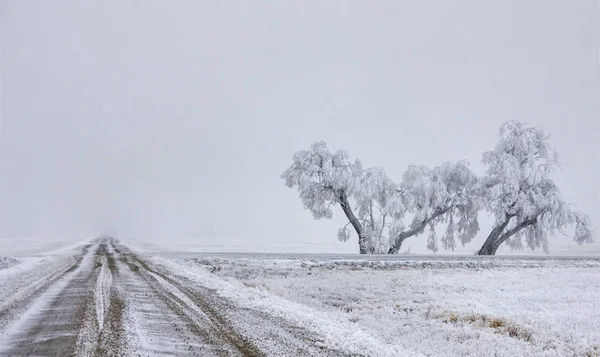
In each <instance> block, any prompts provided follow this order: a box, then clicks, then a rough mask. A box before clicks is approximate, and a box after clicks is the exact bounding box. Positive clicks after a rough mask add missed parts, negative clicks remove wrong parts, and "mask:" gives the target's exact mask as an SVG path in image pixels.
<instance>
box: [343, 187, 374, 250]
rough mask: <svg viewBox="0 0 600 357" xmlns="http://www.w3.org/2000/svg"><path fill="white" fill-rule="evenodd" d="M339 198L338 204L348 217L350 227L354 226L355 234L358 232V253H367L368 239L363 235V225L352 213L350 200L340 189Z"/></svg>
mask: <svg viewBox="0 0 600 357" xmlns="http://www.w3.org/2000/svg"><path fill="white" fill-rule="evenodd" d="M339 200H340V206H342V210H343V211H344V214H345V215H346V218H348V220H349V221H350V224H351V225H352V227H354V230H355V231H356V234H358V252H359V253H360V254H367V253H369V241H368V239H367V237H365V234H364V230H363V227H362V225H361V224H360V222H359V221H358V219H357V218H356V216H355V215H354V212H353V211H352V207H350V202H348V196H346V193H345V192H343V191H342V192H341V193H340V196H339Z"/></svg>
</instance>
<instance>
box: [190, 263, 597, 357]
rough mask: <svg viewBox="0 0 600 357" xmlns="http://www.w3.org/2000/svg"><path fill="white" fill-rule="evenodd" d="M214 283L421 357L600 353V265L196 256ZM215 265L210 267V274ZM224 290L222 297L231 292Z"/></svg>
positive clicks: (592, 354)
mask: <svg viewBox="0 0 600 357" xmlns="http://www.w3.org/2000/svg"><path fill="white" fill-rule="evenodd" d="M187 263H188V264H190V265H191V266H196V269H199V270H201V271H203V272H206V274H208V275H209V276H212V277H213V278H212V279H214V280H218V279H224V280H227V281H229V282H235V281H241V282H242V283H243V285H242V286H243V287H244V288H245V289H247V290H250V291H255V292H256V293H259V294H260V296H261V298H260V301H261V306H262V305H263V304H264V305H269V304H271V303H272V301H273V300H272V299H275V298H276V299H277V304H278V306H281V307H282V308H283V306H286V304H288V303H289V304H292V305H293V306H296V307H295V308H298V306H301V307H307V308H310V309H313V310H314V311H315V312H313V313H312V314H316V315H319V314H322V316H327V317H328V319H335V320H337V321H346V322H347V323H350V324H352V325H354V326H355V328H356V329H360V330H361V331H363V332H364V333H365V334H367V335H369V336H376V337H377V339H376V341H378V342H377V343H378V344H381V346H389V345H392V344H395V343H398V344H401V345H402V346H403V347H404V348H406V349H408V350H411V351H416V352H418V353H423V354H425V355H434V356H438V355H449V356H456V355H462V356H597V355H598V348H599V346H600V335H599V334H598V333H597V331H599V330H600V301H599V300H598V298H597V297H598V296H599V295H600V261H599V260H598V259H523V258H500V259H498V258H496V259H481V258H479V257H462V258H461V257H447V258H441V257H440V258H438V257H422V258H418V257H407V258H400V257H397V258H396V260H388V261H385V260H376V259H374V258H373V259H363V260H359V259H357V260H350V259H348V260H318V259H316V258H315V257H312V259H298V260H294V259H252V258H251V255H249V256H248V257H247V258H246V259H227V258H226V257H223V256H221V257H219V258H215V259H212V258H210V257H203V258H202V259H197V260H196V259H192V260H188V261H187ZM211 271H212V272H211ZM225 295H226V294H225Z"/></svg>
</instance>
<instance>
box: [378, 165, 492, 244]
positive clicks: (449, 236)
mask: <svg viewBox="0 0 600 357" xmlns="http://www.w3.org/2000/svg"><path fill="white" fill-rule="evenodd" d="M477 182H478V179H477V176H476V175H475V174H474V173H473V172H472V171H471V170H470V169H469V166H468V163H467V162H466V161H459V162H457V163H451V162H446V163H444V164H442V165H441V166H438V167H435V168H433V169H429V168H427V167H425V166H414V165H412V166H410V167H409V168H408V170H407V171H406V172H405V173H404V175H403V179H402V183H401V189H402V191H403V199H404V204H405V206H406V209H407V211H408V212H409V213H412V214H413V220H412V223H411V224H410V226H409V227H408V229H406V230H403V231H400V232H398V233H397V234H395V235H394V237H393V238H394V239H393V242H392V243H391V245H390V248H389V251H388V252H389V253H391V254H393V253H397V252H398V251H399V250H400V247H401V246H402V243H403V242H404V240H406V239H407V238H409V237H412V236H415V235H419V234H421V233H423V232H424V230H425V229H426V228H427V227H429V229H430V232H429V238H428V239H429V241H428V244H427V248H428V249H430V250H432V251H434V252H436V251H437V250H438V242H437V235H436V232H435V225H436V224H438V223H446V224H447V226H446V232H445V234H444V235H443V237H442V239H441V241H442V247H443V248H444V249H451V250H454V248H455V247H456V237H458V240H459V242H460V243H461V244H462V245H465V244H466V243H468V242H470V241H471V240H472V239H473V238H474V237H475V235H476V234H477V232H478V231H479V222H478V220H477V214H478V211H479V208H480V204H479V197H478V196H477V194H476V192H474V187H475V184H476V183H477Z"/></svg>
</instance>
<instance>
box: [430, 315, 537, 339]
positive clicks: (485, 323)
mask: <svg viewBox="0 0 600 357" xmlns="http://www.w3.org/2000/svg"><path fill="white" fill-rule="evenodd" d="M432 317H433V318H436V319H439V320H441V321H442V322H445V323H451V324H458V323H462V324H470V325H474V326H478V327H481V328H491V329H494V330H495V331H494V332H495V333H498V334H502V335H504V334H506V335H508V336H510V337H512V338H516V339H519V340H523V341H527V342H530V341H531V339H532V338H533V332H532V331H531V330H529V329H527V328H525V327H522V326H519V325H517V324H514V323H511V322H509V321H507V320H506V319H503V318H498V317H493V316H487V315H482V314H469V315H459V314H457V313H455V312H444V313H437V314H433V315H432Z"/></svg>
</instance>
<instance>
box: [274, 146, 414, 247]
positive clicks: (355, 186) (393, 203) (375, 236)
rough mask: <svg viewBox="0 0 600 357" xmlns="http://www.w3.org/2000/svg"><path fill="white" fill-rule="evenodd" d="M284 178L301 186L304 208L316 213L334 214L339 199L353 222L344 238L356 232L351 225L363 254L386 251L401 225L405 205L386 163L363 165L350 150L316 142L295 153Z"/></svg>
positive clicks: (341, 233) (341, 236)
mask: <svg viewBox="0 0 600 357" xmlns="http://www.w3.org/2000/svg"><path fill="white" fill-rule="evenodd" d="M282 178H283V179H285V180H286V185H287V186H288V187H297V188H298V193H299V195H300V199H301V200H302V203H303V204H304V208H305V209H308V210H309V211H311V213H312V214H313V217H314V218H315V219H321V218H331V217H332V216H333V210H332V207H334V206H336V205H339V206H340V207H341V209H342V211H343V212H344V214H345V215H346V218H347V219H348V224H346V225H345V226H344V227H342V228H341V229H340V230H339V231H338V239H340V240H341V241H347V240H348V239H349V238H350V236H351V231H350V229H349V228H348V226H349V225H351V226H352V227H353V228H354V231H355V232H356V234H357V235H358V245H359V252H360V253H361V254H365V253H381V252H384V251H385V250H387V248H388V246H389V234H390V233H393V234H395V232H397V231H399V230H400V229H401V228H400V227H399V226H398V225H399V224H401V220H399V219H397V218H401V216H402V214H403V213H404V206H403V205H402V200H401V197H400V192H399V190H398V187H397V185H396V184H394V183H393V182H392V181H391V180H390V179H389V178H388V177H387V176H386V175H385V172H384V171H383V169H381V168H369V169H363V167H362V164H361V163H360V161H358V160H356V161H355V162H354V163H352V162H350V160H349V157H348V153H347V152H346V151H343V150H339V151H337V152H335V153H332V152H330V151H329V149H328V148H327V145H326V144H325V143H324V142H318V143H314V144H313V145H312V146H311V149H310V150H302V151H298V152H297V153H295V154H294V158H293V163H292V165H291V166H290V167H289V168H288V169H287V170H286V171H285V172H284V173H283V175H282ZM355 212H356V213H355ZM386 235H388V238H385V236H386Z"/></svg>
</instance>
